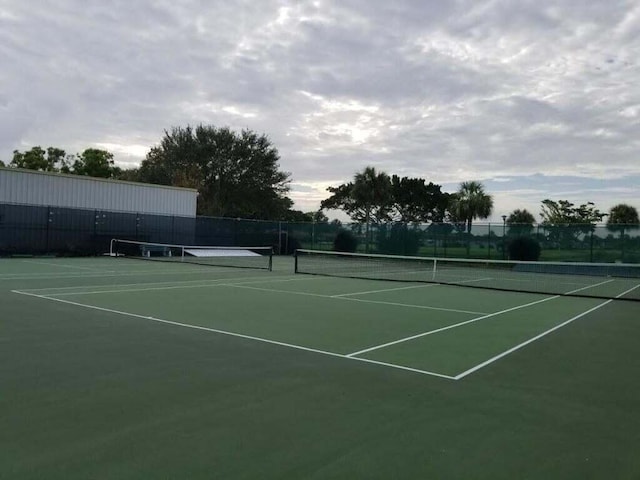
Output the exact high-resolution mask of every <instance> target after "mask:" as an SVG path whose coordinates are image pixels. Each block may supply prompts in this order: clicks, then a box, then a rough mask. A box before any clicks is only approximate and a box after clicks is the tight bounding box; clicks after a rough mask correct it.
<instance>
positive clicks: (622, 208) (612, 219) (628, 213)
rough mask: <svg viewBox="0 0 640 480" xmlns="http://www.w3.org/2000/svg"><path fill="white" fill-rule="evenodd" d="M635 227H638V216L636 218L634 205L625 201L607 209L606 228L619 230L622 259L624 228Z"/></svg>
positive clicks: (631, 228) (639, 222)
mask: <svg viewBox="0 0 640 480" xmlns="http://www.w3.org/2000/svg"><path fill="white" fill-rule="evenodd" d="M637 228H640V218H638V210H636V208H635V207H632V206H631V205H627V204H625V203H620V204H618V205H616V206H614V207H612V208H611V210H609V218H608V219H607V229H608V230H610V231H612V232H615V231H619V232H620V244H621V250H622V258H623V260H624V250H625V242H624V236H625V230H635V229H637Z"/></svg>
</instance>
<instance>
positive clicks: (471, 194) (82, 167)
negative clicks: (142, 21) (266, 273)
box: [0, 125, 640, 234]
mask: <svg viewBox="0 0 640 480" xmlns="http://www.w3.org/2000/svg"><path fill="white" fill-rule="evenodd" d="M279 161H280V155H279V153H278V150H277V149H276V147H275V146H274V145H273V144H272V143H271V141H270V140H269V138H268V137H267V136H265V135H258V134H257V133H255V132H253V131H251V130H248V129H245V130H242V131H241V132H235V131H233V130H231V129H230V128H228V127H222V128H217V127H215V126H210V125H199V126H197V127H191V126H187V127H174V128H172V129H171V130H169V131H165V132H164V136H163V137H162V139H161V141H160V143H159V144H158V145H156V146H153V147H152V148H151V149H150V150H149V152H148V153H147V155H146V156H145V158H144V160H143V161H142V163H141V164H140V166H139V167H138V168H134V169H126V170H125V169H121V168H120V167H118V166H116V165H115V162H114V160H113V154H111V153H110V152H108V151H106V150H100V149H95V148H88V149H85V150H84V151H83V152H81V153H77V154H75V155H67V154H66V152H65V151H64V150H63V149H60V148H56V147H48V148H47V149H46V150H45V149H43V148H41V147H39V146H36V147H33V148H31V149H30V150H27V151H25V152H20V151H18V150H15V151H14V152H13V158H12V160H11V162H9V164H8V166H9V167H16V168H26V169H32V170H39V171H46V172H60V173H68V174H75V175H87V176H92V177H102V178H111V179H117V180H128V181H136V182H143V183H154V184H160V185H169V186H176V187H189V188H194V189H197V190H198V203H197V214H198V215H211V216H218V217H237V218H249V219H265V220H286V221H297V222H311V221H315V222H327V221H328V218H327V216H326V215H325V213H324V211H325V210H329V209H331V210H333V209H337V210H342V211H344V212H345V213H346V214H347V215H348V216H349V217H350V218H351V219H352V220H353V221H355V222H359V223H362V224H364V225H366V227H367V230H368V228H369V225H370V224H371V223H382V222H399V223H403V224H416V225H417V224H420V223H432V224H446V225H449V226H450V227H451V228H456V229H458V230H459V231H461V232H467V233H471V229H472V225H473V221H474V220H476V219H486V218H488V217H489V216H490V215H491V214H492V212H493V205H494V204H493V197H492V195H490V194H488V193H487V192H486V191H485V188H484V186H483V185H482V183H480V182H478V181H466V182H462V183H461V184H460V186H459V188H458V190H457V191H456V192H454V193H446V192H443V191H442V187H441V186H440V185H437V184H434V183H432V182H427V181H426V180H425V179H422V178H413V177H400V176H398V175H395V174H394V175H389V174H387V173H386V172H379V171H376V169H375V168H374V167H371V166H368V167H366V168H364V169H363V171H361V172H358V173H356V174H355V176H354V178H353V180H352V181H350V182H347V183H344V184H341V185H338V186H335V187H329V188H328V192H329V193H330V196H329V197H328V198H326V199H325V200H323V201H322V202H321V205H320V210H318V211H317V212H302V211H299V210H295V209H293V208H292V207H293V201H292V200H291V199H290V198H289V197H288V193H289V191H290V182H291V173H289V172H284V171H282V170H281V169H280V166H279ZM0 166H5V164H4V163H3V162H2V161H0ZM540 217H541V219H542V221H541V222H540V225H542V226H544V227H553V226H560V225H562V226H565V227H566V226H572V227H573V230H572V231H573V232H575V233H576V234H579V233H585V232H588V231H591V229H592V228H593V225H595V224H596V223H600V222H602V221H603V219H604V218H605V217H608V218H607V225H608V226H609V227H610V228H611V229H612V230H615V229H620V228H624V227H623V226H624V225H637V224H639V223H640V220H639V219H638V212H637V210H636V209H635V207H632V206H630V205H626V204H618V205H616V206H614V207H613V208H612V209H611V210H610V211H609V213H608V214H607V213H603V212H601V211H600V210H598V209H597V208H595V205H594V204H593V203H592V202H586V203H584V204H581V205H575V204H573V203H571V202H569V201H568V200H558V201H556V200H550V199H545V200H543V201H542V204H541V212H540ZM504 220H505V223H506V224H507V225H509V226H510V228H513V229H514V231H515V230H517V229H520V230H521V233H526V232H527V231H530V230H531V229H532V228H533V225H534V223H536V222H535V218H534V216H533V215H532V214H531V213H530V212H528V211H527V210H526V209H524V210H520V209H516V210H514V211H513V212H511V214H510V215H508V217H505V219H504Z"/></svg>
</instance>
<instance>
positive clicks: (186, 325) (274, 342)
mask: <svg viewBox="0 0 640 480" xmlns="http://www.w3.org/2000/svg"><path fill="white" fill-rule="evenodd" d="M11 292H12V293H15V294H18V295H26V296H30V297H35V298H39V299H43V300H50V301H53V302H60V303H66V304H69V305H74V306H77V307H83V308H88V309H91V310H98V311H101V312H107V313H112V314H116V315H122V316H127V317H134V318H141V319H144V320H149V321H152V322H157V323H162V324H165V325H173V326H176V327H182V328H190V329H193V330H201V331H206V332H211V333H217V334H220V335H228V336H230V337H236V338H243V339H246V340H253V341H256V342H261V343H268V344H271V345H278V346H280V347H286V348H292V349H295V350H302V351H306V352H312V353H317V354H320V355H326V356H331V357H337V358H342V359H346V360H355V361H359V362H364V363H370V364H373V365H380V366H385V367H389V368H393V369H397V370H404V371H408V372H413V373H419V374H421V375H428V376H432V377H438V378H444V379H447V380H456V378H455V377H452V376H450V375H444V374H442V373H437V372H431V371H428V370H420V369H417V368H411V367H406V366H404V365H396V364H393V363H386V362H380V361H377V360H369V359H366V358H354V357H349V356H347V355H344V354H341V353H335V352H330V351H327V350H319V349H316V348H310V347H305V346H302V345H295V344H292V343H285V342H279V341H277V340H270V339H268V338H262V337H255V336H252V335H245V334H242V333H235V332H229V331H227V330H219V329H216V328H210V327H203V326H200V325H192V324H189V323H182V322H176V321H173V320H165V319H162V318H156V317H151V316H146V315H140V314H137V313H131V312H124V311H122V310H114V309H111V308H104V307H98V306H96V305H88V304H84V303H79V302H72V301H70V300H64V299H61V298H53V297H48V296H44V295H37V294H34V293H28V292H23V291H20V290H11Z"/></svg>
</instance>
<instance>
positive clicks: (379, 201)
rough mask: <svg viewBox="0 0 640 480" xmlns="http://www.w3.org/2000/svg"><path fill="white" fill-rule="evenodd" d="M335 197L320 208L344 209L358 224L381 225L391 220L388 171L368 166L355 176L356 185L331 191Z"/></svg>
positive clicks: (353, 183)
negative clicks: (378, 170)
mask: <svg viewBox="0 0 640 480" xmlns="http://www.w3.org/2000/svg"><path fill="white" fill-rule="evenodd" d="M327 190H328V191H329V192H331V193H332V194H333V195H331V196H330V197H329V198H327V199H325V200H323V201H322V202H321V203H320V208H321V209H322V210H325V209H336V210H344V212H345V213H346V214H347V215H349V216H350V217H351V219H352V220H353V221H355V222H360V223H369V222H374V223H379V222H381V221H385V220H389V219H390V216H389V214H390V211H391V180H390V179H389V175H387V174H386V173H384V172H380V173H378V172H376V170H375V168H374V167H366V168H365V169H364V170H363V171H362V172H360V173H357V174H356V175H355V176H354V180H353V182H349V183H345V184H342V185H339V186H337V187H329V188H327Z"/></svg>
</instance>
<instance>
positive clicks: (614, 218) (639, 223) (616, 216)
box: [607, 203, 640, 231]
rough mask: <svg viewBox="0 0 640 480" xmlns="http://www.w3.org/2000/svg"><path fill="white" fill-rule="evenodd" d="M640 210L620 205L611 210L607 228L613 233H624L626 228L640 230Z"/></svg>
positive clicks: (623, 204)
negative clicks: (639, 211)
mask: <svg viewBox="0 0 640 480" xmlns="http://www.w3.org/2000/svg"><path fill="white" fill-rule="evenodd" d="M639 227H640V219H639V218H638V210H636V208H635V207H632V206H631V205H627V204H625V203H620V204H618V205H616V206H614V207H612V208H611V210H609V218H608V219H607V228H608V229H609V230H611V231H617V230H620V231H623V230H625V228H639Z"/></svg>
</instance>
